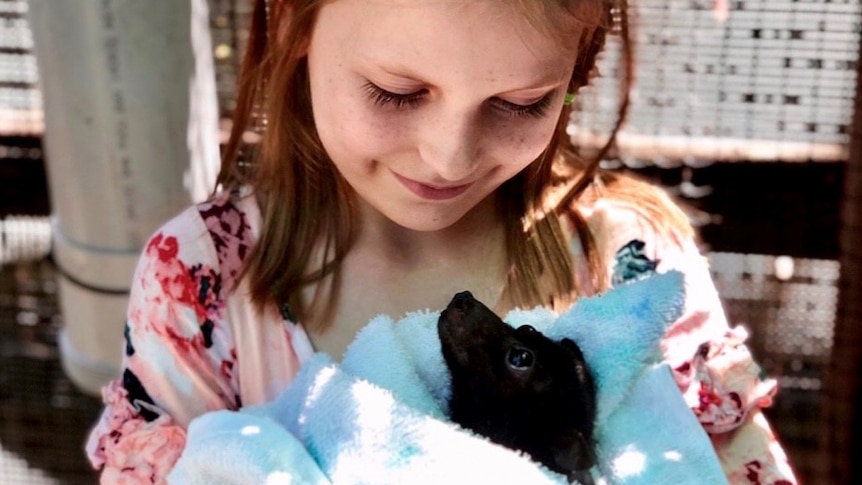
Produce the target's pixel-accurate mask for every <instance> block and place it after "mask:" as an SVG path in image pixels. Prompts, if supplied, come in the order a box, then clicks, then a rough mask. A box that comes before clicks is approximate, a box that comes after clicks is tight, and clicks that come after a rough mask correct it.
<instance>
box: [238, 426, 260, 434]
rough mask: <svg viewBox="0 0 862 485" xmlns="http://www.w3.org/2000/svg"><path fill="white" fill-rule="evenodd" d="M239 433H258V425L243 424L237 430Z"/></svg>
mask: <svg viewBox="0 0 862 485" xmlns="http://www.w3.org/2000/svg"><path fill="white" fill-rule="evenodd" d="M239 434H241V435H243V436H250V435H253V434H260V426H253V425H248V426H243V427H242V429H241V430H239Z"/></svg>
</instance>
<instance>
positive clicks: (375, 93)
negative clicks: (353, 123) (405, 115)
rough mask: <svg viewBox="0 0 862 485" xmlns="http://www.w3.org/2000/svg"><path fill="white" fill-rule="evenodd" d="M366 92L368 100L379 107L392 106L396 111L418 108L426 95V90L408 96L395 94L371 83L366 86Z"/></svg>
mask: <svg viewBox="0 0 862 485" xmlns="http://www.w3.org/2000/svg"><path fill="white" fill-rule="evenodd" d="M365 91H366V93H367V94H368V98H369V99H370V100H371V101H372V102H373V103H374V104H376V105H377V106H383V107H385V106H392V107H394V108H396V109H398V108H412V107H415V106H417V105H418V104H419V102H420V101H422V96H423V95H424V94H425V91H424V90H422V91H416V92H415V93H408V94H399V93H393V92H391V91H387V90H385V89H383V88H381V87H380V86H378V85H376V84H374V83H371V82H369V83H367V84H366V85H365Z"/></svg>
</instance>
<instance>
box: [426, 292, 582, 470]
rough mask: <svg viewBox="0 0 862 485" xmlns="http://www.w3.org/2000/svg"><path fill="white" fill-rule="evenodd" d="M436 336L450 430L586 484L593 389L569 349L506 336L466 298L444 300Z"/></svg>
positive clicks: (510, 331) (516, 333)
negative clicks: (454, 427) (448, 389)
mask: <svg viewBox="0 0 862 485" xmlns="http://www.w3.org/2000/svg"><path fill="white" fill-rule="evenodd" d="M437 332H438V334H439V336H440V342H441V344H442V348H443V357H444V358H445V360H446V365H447V367H448V368H449V371H450V372H451V374H452V395H451V399H450V402H449V408H450V418H451V419H452V421H453V422H455V423H458V424H459V425H461V426H463V427H464V428H467V429H470V430H472V431H474V432H476V433H478V434H481V435H483V436H485V437H487V438H489V439H490V440H491V441H493V442H495V443H498V444H500V445H503V446H505V447H508V448H512V449H515V450H520V451H523V452H525V453H527V454H529V455H530V456H531V457H532V458H533V459H534V460H535V461H538V462H540V463H542V464H544V465H545V466H546V467H548V468H549V469H551V470H553V471H556V472H558V473H562V474H564V475H566V476H567V477H568V478H569V480H578V481H580V482H582V483H592V480H591V479H590V476H589V473H587V470H588V469H589V468H590V467H591V466H593V464H594V463H595V451H594V446H593V428H594V425H595V419H596V389H595V383H594V382H593V377H592V375H591V374H590V371H589V368H588V367H587V364H586V362H585V361H584V356H583V354H582V353H581V350H580V348H578V346H577V344H575V342H574V341H572V340H570V339H563V340H561V341H559V342H556V341H553V340H551V339H549V338H548V337H545V336H544V335H542V334H541V333H540V332H538V331H537V330H535V329H534V328H533V327H531V326H529V325H523V326H521V327H520V328H517V329H515V328H512V327H511V326H509V325H508V324H506V323H505V322H503V320H502V319H501V318H500V317H499V316H497V315H496V314H495V313H494V312H493V311H491V310H490V309H489V308H488V307H486V306H485V305H484V304H482V303H481V302H480V301H478V300H476V299H475V298H473V295H472V294H470V292H468V291H464V292H461V293H458V294H456V295H455V297H454V298H452V301H451V302H450V303H449V305H448V306H447V307H446V309H445V310H444V311H443V312H442V313H441V314H440V318H439V320H438V322H437Z"/></svg>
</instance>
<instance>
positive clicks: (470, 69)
mask: <svg viewBox="0 0 862 485" xmlns="http://www.w3.org/2000/svg"><path fill="white" fill-rule="evenodd" d="M515 3H516V2H510V1H504V0H337V1H335V2H331V3H329V4H327V5H326V6H324V7H323V9H322V10H321V12H320V15H319V17H318V22H317V25H316V28H315V32H314V34H313V37H314V38H317V39H318V40H319V42H318V44H319V45H318V47H324V46H325V47H326V48H328V49H334V50H336V51H338V54H339V55H340V56H341V57H342V58H343V59H345V60H346V62H351V61H354V62H366V61H367V62H371V63H375V64H380V65H381V69H385V70H389V71H393V70H394V71H398V72H401V71H409V72H407V73H406V74H410V75H419V74H421V73H422V72H428V71H433V72H438V71H439V70H441V69H446V70H447V71H449V72H451V73H452V74H458V73H460V74H469V75H470V76H481V77H483V78H494V79H498V78H501V77H516V78H525V79H524V80H525V81H531V82H540V81H541V80H540V79H534V78H537V77H549V76H550V77H555V76H558V75H560V74H561V73H563V74H564V73H565V72H566V71H567V70H569V72H570V69H571V67H572V64H573V63H574V60H575V59H576V57H577V52H576V49H574V48H573V47H572V46H570V45H568V46H567V45H564V44H562V43H560V42H559V40H558V36H554V35H551V34H549V33H548V32H546V31H540V30H538V29H536V28H535V27H534V25H533V23H531V21H530V20H529V19H528V18H527V16H526V15H525V14H524V12H523V11H522V10H521V9H520V8H519V7H517V6H515V5H514V4H515ZM571 35H572V36H573V37H574V38H577V37H578V36H579V35H580V32H579V31H574V32H572V33H571ZM314 43H315V42H314V40H313V42H312V45H313V46H312V48H315V47H314ZM420 77H424V76H420ZM527 78H529V79H527Z"/></svg>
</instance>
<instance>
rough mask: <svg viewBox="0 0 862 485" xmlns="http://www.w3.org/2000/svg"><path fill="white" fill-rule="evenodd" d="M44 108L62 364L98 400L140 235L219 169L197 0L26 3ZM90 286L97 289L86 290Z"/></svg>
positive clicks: (116, 359) (112, 364)
mask: <svg viewBox="0 0 862 485" xmlns="http://www.w3.org/2000/svg"><path fill="white" fill-rule="evenodd" d="M29 19H30V25H31V29H32V32H33V36H34V46H35V52H36V59H37V63H38V66H39V77H40V84H41V90H42V95H43V100H44V101H43V102H44V110H45V137H44V145H45V153H46V167H47V172H48V186H49V192H50V198H51V205H52V215H53V219H54V223H53V254H54V258H55V261H56V262H57V264H58V267H59V268H60V270H61V277H60V284H59V292H60V293H59V296H60V308H61V312H62V315H63V318H64V331H63V335H62V337H61V344H62V345H61V357H62V359H63V365H64V368H65V369H66V370H67V372H68V373H69V375H70V377H71V378H72V380H73V382H75V383H76V384H77V385H78V386H79V387H80V388H82V389H83V390H85V391H87V392H91V393H97V392H98V390H99V388H100V387H101V386H102V385H103V384H104V383H105V382H106V381H107V380H108V379H109V378H111V377H114V376H116V375H118V373H119V363H120V358H121V349H122V335H123V325H124V322H125V309H126V306H127V303H128V301H127V300H128V298H127V296H126V294H125V293H124V292H125V291H128V288H129V284H130V282H131V277H132V272H133V270H134V267H135V265H136V263H137V260H138V257H139V254H140V252H141V249H142V247H143V244H144V243H145V242H146V240H147V239H148V237H149V236H150V235H151V234H152V233H153V231H155V229H156V228H157V227H158V226H159V225H161V224H162V223H163V222H165V221H166V220H167V219H168V218H169V217H171V216H172V215H174V214H176V213H177V212H179V211H180V210H182V209H183V208H184V207H186V206H188V205H189V204H190V203H191V202H195V201H200V200H202V199H203V198H204V197H205V196H206V194H207V191H208V190H209V189H210V188H211V187H212V185H213V183H214V178H215V173H216V170H217V165H218V143H217V123H218V120H217V101H216V94H215V92H216V91H215V75H214V68H213V60H212V48H211V43H210V39H209V30H208V29H209V15H208V11H207V6H206V0H187V1H185V2H183V1H177V0H148V1H142V0H76V1H68V0H64V1H57V0H30V15H29ZM99 289H103V290H107V291H99Z"/></svg>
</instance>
